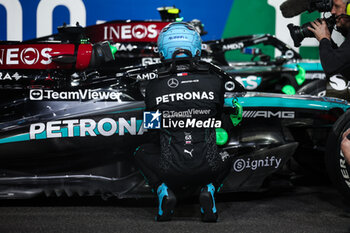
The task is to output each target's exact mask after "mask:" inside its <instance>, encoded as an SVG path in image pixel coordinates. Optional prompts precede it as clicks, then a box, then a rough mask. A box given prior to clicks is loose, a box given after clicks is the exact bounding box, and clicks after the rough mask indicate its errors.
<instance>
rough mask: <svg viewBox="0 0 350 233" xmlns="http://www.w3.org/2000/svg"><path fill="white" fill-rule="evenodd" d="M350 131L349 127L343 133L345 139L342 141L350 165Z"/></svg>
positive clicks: (344, 153) (342, 149) (341, 147)
mask: <svg viewBox="0 0 350 233" xmlns="http://www.w3.org/2000/svg"><path fill="white" fill-rule="evenodd" d="M349 133H350V129H347V130H346V131H345V132H344V133H343V135H342V138H343V140H342V141H341V144H340V149H341V151H342V152H343V155H344V157H345V160H346V162H347V163H348V164H349V165H350V140H349V139H348V138H347V136H348V134H349Z"/></svg>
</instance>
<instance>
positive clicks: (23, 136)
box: [0, 133, 29, 144]
mask: <svg viewBox="0 0 350 233" xmlns="http://www.w3.org/2000/svg"><path fill="white" fill-rule="evenodd" d="M22 141H29V133H26V134H19V135H16V136H12V137H8V138H3V139H0V144H4V143H10V142H22Z"/></svg>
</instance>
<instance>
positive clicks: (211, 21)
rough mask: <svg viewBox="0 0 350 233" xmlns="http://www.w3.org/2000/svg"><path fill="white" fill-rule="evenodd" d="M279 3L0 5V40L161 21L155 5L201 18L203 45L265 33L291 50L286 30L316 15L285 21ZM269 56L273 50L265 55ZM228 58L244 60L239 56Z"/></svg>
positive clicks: (312, 50) (64, 0)
mask: <svg viewBox="0 0 350 233" xmlns="http://www.w3.org/2000/svg"><path fill="white" fill-rule="evenodd" d="M282 2H283V0H215V1H211V0H201V1H198V0H191V1H188V0H176V1H175V0H152V1H151V0H98V1H96V0H0V40H23V39H24V40H25V39H31V38H35V37H38V36H44V35H48V34H51V33H56V32H57V30H56V28H57V26H60V25H62V23H63V22H67V23H73V24H74V23H75V22H76V21H79V23H80V24H81V25H82V26H85V25H93V24H96V23H97V22H100V21H108V20H115V19H134V20H137V19H139V20H143V19H160V16H159V14H158V12H157V10H156V8H157V7H159V6H172V5H175V6H176V7H178V8H180V9H181V11H182V12H181V16H182V17H184V20H192V19H200V20H201V21H202V22H203V23H204V24H205V28H206V30H207V31H208V32H209V33H208V35H206V36H204V37H203V39H204V40H212V39H218V38H227V37H232V36H238V35H247V34H254V33H255V34H256V33H269V34H273V35H276V36H277V37H278V38H280V39H282V40H283V41H285V42H286V43H288V44H290V45H292V41H291V39H290V36H289V32H288V31H287V28H286V25H287V24H288V23H290V22H293V23H295V24H300V23H305V22H307V21H310V20H312V19H315V18H317V17H319V16H320V14H319V13H312V14H304V15H302V16H298V17H294V18H293V19H284V18H283V17H282V16H281V14H280V11H279V10H277V11H276V9H278V7H279V5H280V4H281V3H282ZM264 52H266V53H268V54H270V55H272V56H274V54H275V51H274V50H273V49H272V48H271V49H267V51H264ZM300 52H301V54H302V55H303V56H304V57H305V58H318V49H317V41H316V40H315V39H309V40H307V41H305V43H304V46H303V47H301V49H300ZM228 56H229V58H230V59H233V60H234V59H236V60H237V59H238V60H241V59H246V58H245V57H244V56H243V55H241V54H231V55H228Z"/></svg>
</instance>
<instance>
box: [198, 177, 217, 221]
mask: <svg viewBox="0 0 350 233" xmlns="http://www.w3.org/2000/svg"><path fill="white" fill-rule="evenodd" d="M214 193H215V187H214V185H213V184H212V183H210V184H208V185H206V186H204V187H202V189H201V192H200V194H199V204H200V207H201V217H202V221H203V222H216V221H217V219H218V213H217V211H216V207H215V199H214Z"/></svg>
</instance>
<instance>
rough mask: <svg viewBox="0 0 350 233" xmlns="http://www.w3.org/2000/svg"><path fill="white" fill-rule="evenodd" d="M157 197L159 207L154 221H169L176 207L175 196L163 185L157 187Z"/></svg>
mask: <svg viewBox="0 0 350 233" xmlns="http://www.w3.org/2000/svg"><path fill="white" fill-rule="evenodd" d="M157 195H158V204H159V207H158V214H157V216H156V221H170V220H171V217H172V215H173V213H174V208H175V205H176V196H175V194H174V193H173V192H172V191H171V190H170V189H169V188H168V186H166V184H164V183H162V184H161V185H159V187H158V189H157Z"/></svg>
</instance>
